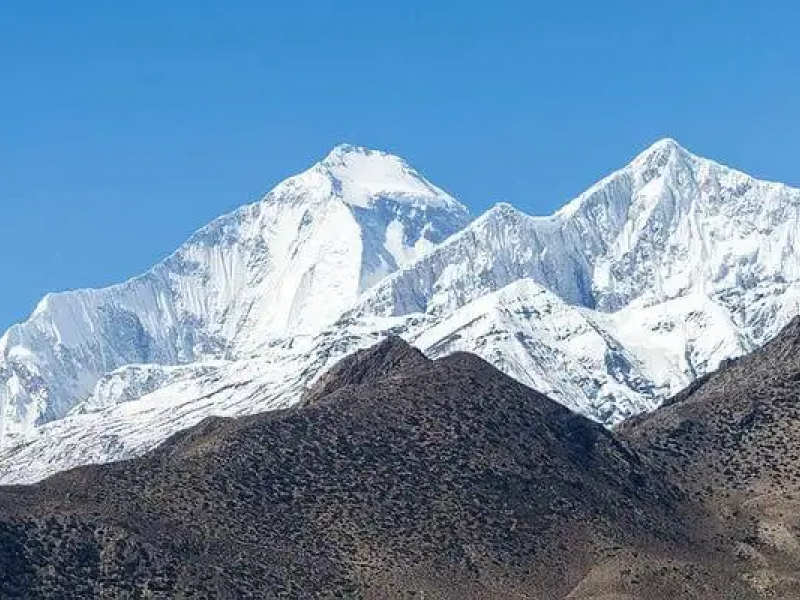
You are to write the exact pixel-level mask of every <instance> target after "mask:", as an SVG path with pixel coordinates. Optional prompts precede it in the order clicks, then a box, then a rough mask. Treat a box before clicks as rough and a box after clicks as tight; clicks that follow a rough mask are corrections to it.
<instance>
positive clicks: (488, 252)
mask: <svg viewBox="0 0 800 600" xmlns="http://www.w3.org/2000/svg"><path fill="white" fill-rule="evenodd" d="M799 236H800V190H797V189H793V188H790V187H788V186H785V185H783V184H780V183H773V182H766V181H761V180H757V179H755V178H753V177H750V176H749V175H746V174H744V173H742V172H740V171H737V170H735V169H731V168H729V167H726V166H724V165H721V164H719V163H716V162H714V161H712V160H709V159H706V158H701V157H698V156H696V155H694V154H692V153H690V152H689V151H688V150H686V149H684V148H682V147H681V146H680V145H679V144H678V143H677V142H676V141H675V140H672V139H665V140H661V141H659V142H657V143H655V144H654V145H653V146H651V147H650V148H648V149H646V150H645V151H644V152H642V153H641V154H640V155H638V156H637V157H635V158H634V159H633V160H632V161H631V162H630V163H629V164H628V165H626V166H625V167H623V168H622V169H620V170H618V171H615V172H613V173H611V174H610V175H608V176H607V177H605V178H603V179H602V180H600V181H599V182H598V183H596V184H595V185H593V186H592V187H591V188H589V189H588V190H587V191H586V192H584V193H583V194H581V195H580V196H578V197H577V198H576V199H574V200H573V201H571V202H569V203H567V204H566V205H565V206H564V207H563V208H562V209H560V210H559V211H557V212H556V213H554V214H553V215H550V216H546V217H537V216H530V215H526V214H524V213H523V212H521V211H519V210H517V209H516V208H514V207H513V206H512V205H510V204H507V203H501V204H498V205H496V206H494V207H492V208H491V209H489V210H488V211H487V212H486V213H484V214H483V215H481V216H479V217H478V218H477V219H474V220H471V216H470V214H469V211H468V210H467V209H466V208H465V207H464V206H463V205H462V204H460V203H459V202H458V201H457V200H456V199H454V198H453V197H452V196H450V195H449V194H447V193H446V192H444V191H443V190H442V189H441V188H439V187H437V186H435V185H433V184H432V183H430V182H429V181H428V180H427V179H425V178H424V177H423V176H422V175H421V174H420V173H419V172H417V171H416V170H415V169H414V168H413V167H411V166H410V165H409V164H408V163H407V162H406V161H404V160H403V159H401V158H399V157H396V156H392V155H390V154H386V153H383V152H378V151H374V150H368V149H365V148H360V147H356V146H349V145H343V146H339V147H337V148H335V149H334V150H333V151H332V152H331V153H330V154H329V155H328V156H327V157H326V158H324V159H323V160H322V161H320V162H319V163H318V164H316V165H314V166H313V167H311V168H310V169H309V170H307V171H305V172H303V173H301V174H299V175H296V176H294V177H290V178H289V179H287V180H286V181H284V182H282V183H280V184H279V185H278V186H277V187H275V188H274V189H273V190H272V191H271V192H270V193H269V194H267V195H266V196H265V197H264V198H263V199H261V200H260V201H258V202H256V203H254V204H250V205H247V206H244V207H242V208H241V209H239V210H237V211H234V212H233V213H231V214H229V215H226V216H223V217H221V218H220V219H217V220H216V221H214V222H212V223H211V224H209V225H208V226H206V227H204V228H203V229H201V230H200V231H198V232H197V233H196V234H195V235H194V236H192V237H191V238H190V239H189V240H188V241H187V242H186V243H185V244H184V245H183V246H181V248H179V249H178V251H176V253H175V254H173V255H172V256H170V257H168V258H167V259H165V260H164V261H163V262H162V263H160V264H159V265H157V266H156V267H154V268H153V269H152V270H151V271H150V272H148V273H146V274H144V275H142V276H140V277H136V278H134V279H132V280H130V281H128V282H125V283H123V284H120V285H118V286H113V287H111V288H106V289H103V290H81V291H75V292H67V293H63V294H54V295H48V296H47V297H45V298H44V299H43V300H42V302H41V303H40V304H39V306H38V307H37V308H36V309H35V311H34V312H33V314H32V315H31V318H30V319H29V320H28V321H27V322H25V323H22V324H20V325H15V326H13V327H12V328H11V329H9V331H8V332H6V333H5V334H4V335H3V337H2V338H0V481H2V482H6V483H9V482H28V481H35V480H37V479H40V478H42V477H45V476H47V475H49V474H51V473H54V472H57V471H59V470H63V469H65V468H70V467H72V466H76V465H79V464H86V463H95V462H106V461H110V460H119V459H123V458H128V457H132V456H136V455H139V454H141V453H143V452H145V451H147V450H149V449H151V448H153V447H154V446H156V445H157V444H159V443H160V442H161V441H163V440H164V439H165V438H166V437H167V436H169V435H171V434H172V433H175V432H176V431H179V430H181V429H183V428H185V427H189V426H191V425H193V424H195V423H197V422H199V421H200V420H202V419H203V418H206V417H208V416H211V415H216V416H237V415H244V414H250V413H253V412H260V411H264V410H273V409H278V408H285V407H288V406H291V405H292V404H294V403H296V402H297V401H299V398H300V396H301V395H302V392H303V390H304V389H305V388H306V387H307V386H308V385H310V384H311V383H312V382H313V381H314V380H315V379H316V378H317V377H319V376H320V375H321V374H322V373H324V371H325V370H326V369H327V368H328V367H330V366H331V365H332V364H333V363H334V362H336V360H338V359H339V358H341V357H343V356H344V355H346V354H348V353H350V352H352V351H354V350H356V349H359V348H363V347H365V346H368V345H370V344H372V343H374V342H375V341H377V340H378V339H380V338H381V337H382V336H385V335H386V334H388V333H393V334H396V335H401V336H403V337H404V338H406V339H407V340H409V341H410V342H412V343H413V344H415V345H416V346H417V347H419V348H420V349H422V350H423V351H425V352H426V353H427V354H429V355H431V356H439V355H443V354H447V353H450V352H453V351H455V350H468V351H471V352H475V353H477V354H479V355H480V356H482V357H484V358H486V359H487V360H489V361H490V362H492V363H493V364H495V365H496V366H498V367H499V368H500V369H502V370H503V371H505V372H506V373H508V374H510V375H512V376H513V377H515V378H517V379H519V380H520V381H522V382H524V383H526V384H528V385H531V386H532V387H534V388H536V389H539V390H541V391H543V392H545V393H547V394H549V395H551V396H552V397H554V398H555V399H557V400H559V401H560V402H562V403H564V404H565V405H567V406H569V407H570V408H572V409H574V410H577V411H579V412H581V413H583V414H585V415H587V416H589V417H591V418H593V419H595V420H597V421H600V422H602V423H604V424H606V425H609V426H613V425H614V424H616V423H618V422H619V421H621V420H623V419H625V418H627V417H628V416H630V415H633V414H636V413H638V412H642V411H646V410H651V409H652V408H654V407H656V406H657V405H658V404H659V403H660V402H661V401H663V400H664V399H665V398H667V397H669V396H670V395H672V394H674V393H675V392H677V391H679V390H680V389H681V388H682V387H684V386H686V385H688V384H689V383H691V381H692V380H694V379H695V378H697V377H699V376H702V375H703V374H705V373H707V372H709V371H710V370H713V369H714V368H716V367H717V366H718V365H719V363H720V362H721V361H723V360H725V359H727V358H731V357H734V356H738V355H740V354H743V353H745V352H748V351H750V350H752V349H754V348H756V347H758V346H759V345H761V344H762V343H764V342H765V341H767V340H768V339H770V338H771V337H772V336H774V335H775V334H776V333H777V332H778V331H779V329H780V328H781V327H782V326H783V325H784V324H786V323H787V322H788V321H789V320H790V319H791V318H792V317H793V316H794V315H796V314H798V312H799V311H800V261H799V260H798V258H800V251H799V249H800V246H798V242H800V239H798V237H799Z"/></svg>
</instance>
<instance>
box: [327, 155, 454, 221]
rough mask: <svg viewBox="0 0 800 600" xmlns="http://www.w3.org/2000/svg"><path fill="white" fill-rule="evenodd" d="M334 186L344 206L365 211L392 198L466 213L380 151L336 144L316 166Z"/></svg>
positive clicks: (399, 161)
mask: <svg viewBox="0 0 800 600" xmlns="http://www.w3.org/2000/svg"><path fill="white" fill-rule="evenodd" d="M314 170H316V171H320V172H323V173H325V175H326V176H327V177H329V178H330V179H331V181H332V183H333V187H334V190H335V192H336V193H337V195H338V196H340V197H341V199H342V200H344V201H345V202H346V203H347V204H350V205H351V206H356V207H362V208H368V207H370V206H373V205H374V203H375V201H376V200H379V199H381V198H392V199H394V200H396V201H402V202H404V203H407V204H412V205H414V206H418V207H437V208H443V207H448V208H454V209H457V210H458V211H459V212H464V213H466V208H464V207H463V206H462V205H461V204H459V202H458V201H456V199H455V198H453V197H452V196H451V195H450V194H448V193H447V192H445V191H444V190H442V189H441V188H439V187H437V186H435V185H433V184H432V183H430V182H429V181H428V180H427V179H425V177H423V176H422V175H421V174H420V173H419V172H418V171H417V170H416V169H414V168H413V167H412V166H411V165H409V164H408V163H407V162H406V161H405V160H404V159H402V158H400V157H399V156H395V155H394V154H389V153H388V152H383V151H381V150H372V149H369V148H365V147H362V146H354V145H351V144H339V145H338V146H336V147H334V148H333V150H331V151H330V152H329V153H328V155H327V156H326V157H325V158H324V159H323V160H322V161H321V162H320V163H318V164H317V165H316V166H315V167H314Z"/></svg>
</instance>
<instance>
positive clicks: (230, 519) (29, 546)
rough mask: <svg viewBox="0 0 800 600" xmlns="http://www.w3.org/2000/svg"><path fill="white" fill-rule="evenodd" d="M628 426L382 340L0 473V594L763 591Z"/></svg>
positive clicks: (482, 369)
mask: <svg viewBox="0 0 800 600" xmlns="http://www.w3.org/2000/svg"><path fill="white" fill-rule="evenodd" d="M681 402H682V401H678V402H677V403H676V404H674V405H673V406H671V407H670V408H669V409H668V410H672V411H675V410H678V409H677V407H678V405H679V404H680V403H681ZM665 418H666V417H665ZM623 436H624V438H625V439H627V440H630V442H628V441H620V440H619V439H618V438H617V437H616V436H615V435H612V434H611V433H609V432H608V431H606V430H605V429H603V428H601V427H599V426H598V425H596V424H594V423H592V422H590V421H588V420H586V419H584V418H583V417H580V416H577V415H575V414H573V413H571V412H570V411H568V410H567V409H565V408H564V407H562V406H561V405H559V404H557V403H555V402H553V401H551V400H549V399H548V398H546V397H545V396H542V395H541V394H539V393H537V392H535V391H533V390H530V389H528V388H526V387H524V386H522V385H521V384H519V383H517V382H515V381H514V380H512V379H510V378H509V377H507V376H505V375H503V374H502V373H500V372H499V371H497V370H496V369H494V368H493V367H491V366H490V365H488V364H487V363H485V362H483V361H482V360H480V359H478V358H477V357H475V356H472V355H468V354H456V355H452V356H449V357H447V358H444V359H440V360H436V361H431V360H428V359H426V358H425V357H424V356H422V355H421V354H420V353H418V352H417V351H415V350H413V349H411V348H410V347H409V346H408V345H406V344H405V343H404V342H402V341H400V340H398V339H389V340H387V341H385V342H384V343H382V344H380V345H379V346H376V347H375V348H372V349H370V350H366V351H363V352H360V353H357V354H355V355H353V356H351V357H349V358H347V359H345V361H343V362H342V363H340V364H339V365H338V366H337V367H335V368H334V370H332V371H331V373H330V374H329V375H328V376H326V377H325V378H323V379H322V380H321V381H320V382H319V383H318V384H317V385H316V386H314V387H313V388H312V389H311V390H309V391H308V392H307V393H306V396H305V398H304V402H303V405H302V406H301V407H300V408H298V409H293V410H287V411H281V412H274V413H267V414H263V415H259V416H255V417H249V418H244V419H239V420H223V419H212V420H208V421H205V422H203V423H202V424H201V425H199V426H197V427H195V428H193V429H191V430H188V431H186V432H183V433H181V434H179V435H177V436H175V437H173V438H171V439H170V440H169V441H168V442H167V443H165V444H164V445H163V446H162V447H160V448H159V449H158V450H156V451H155V452H153V453H151V454H150V455H148V456H146V457H144V458H141V459H136V460H132V461H128V462H123V463H116V464H111V465H104V466H97V467H86V468H80V469H76V470H73V471H70V472H66V473H62V474H60V475H58V476H55V477H53V478H50V479H48V480H46V481H44V482H42V483H41V484H38V485H34V486H27V487H10V488H3V489H0V574H2V575H1V576H0V595H2V597H9V598H87V597H108V598H138V597H147V598H176V597H177V598H181V597H185V598H189V597H194V598H206V597H214V598H246V597H252V598H274V597H286V598H317V597H341V598H351V597H366V598H402V597H416V598H422V597H424V598H459V599H462V598H541V599H548V600H550V599H554V598H571V599H579V598H586V599H588V598H596V599H597V598H605V599H611V598H628V599H630V598H642V599H651V598H698V599H699V598H703V599H709V600H711V599H726V600H733V599H736V598H751V597H753V598H754V597H757V594H756V591H754V590H756V589H757V588H755V587H753V585H752V582H750V581H749V580H748V579H747V578H746V577H744V576H743V575H742V574H741V573H740V569H739V565H738V564H737V563H736V561H735V560H733V559H731V556H732V553H731V543H732V539H733V538H732V537H730V536H729V535H728V533H727V532H726V531H725V529H723V528H720V527H719V526H720V525H722V526H725V525H726V522H724V521H721V520H719V519H717V518H716V517H715V516H713V515H709V514H707V512H706V511H707V509H706V508H705V505H703V504H701V503H695V502H693V501H692V500H691V498H692V497H694V496H695V495H696V488H695V487H693V486H691V485H689V484H688V483H687V482H686V481H685V480H684V479H682V478H679V477H675V478H673V476H672V475H670V473H673V474H674V469H675V463H673V462H672V461H671V460H665V459H664V458H663V456H664V455H663V453H661V452H660V450H659V449H658V448H659V447H657V446H653V447H651V446H649V445H648V444H647V443H643V440H646V439H647V438H648V434H647V433H646V425H645V423H644V421H642V422H639V423H636V424H632V425H631V427H630V428H629V429H628V428H626V429H625V431H624V432H623ZM632 446H636V447H639V448H641V449H642V450H641V452H639V451H637V450H634V449H633V448H632ZM712 468H716V467H712V466H709V469H712ZM662 471H666V473H665V472H662ZM702 473H703V474H704V475H703V476H705V471H702ZM736 535H738V532H737V533H736ZM748 564H750V563H748ZM748 573H749V572H748ZM746 574H747V573H746Z"/></svg>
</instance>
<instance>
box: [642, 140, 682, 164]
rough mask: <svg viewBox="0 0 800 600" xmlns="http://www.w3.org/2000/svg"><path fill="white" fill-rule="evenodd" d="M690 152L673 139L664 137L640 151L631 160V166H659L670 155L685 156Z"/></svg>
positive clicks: (667, 160)
mask: <svg viewBox="0 0 800 600" xmlns="http://www.w3.org/2000/svg"><path fill="white" fill-rule="evenodd" d="M689 155H690V153H689V151H688V150H686V148H684V147H683V146H681V145H680V144H679V143H678V142H677V141H676V140H675V139H673V138H670V137H666V138H662V139H660V140H658V141H657V142H655V143H654V144H652V145H651V146H650V147H648V148H647V149H646V150H644V151H643V152H641V153H640V154H639V155H638V156H637V157H636V158H635V159H633V161H632V162H631V166H633V167H634V168H636V167H641V166H645V167H654V166H655V167H660V166H664V165H666V164H667V163H668V162H669V160H670V158H672V157H685V156H689Z"/></svg>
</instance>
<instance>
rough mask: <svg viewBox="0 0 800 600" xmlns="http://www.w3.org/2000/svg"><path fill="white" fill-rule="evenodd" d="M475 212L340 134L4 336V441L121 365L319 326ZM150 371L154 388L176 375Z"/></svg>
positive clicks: (235, 347)
mask: <svg viewBox="0 0 800 600" xmlns="http://www.w3.org/2000/svg"><path fill="white" fill-rule="evenodd" d="M468 220H469V217H468V214H467V210H466V209H465V208H464V207H463V206H462V205H461V204H459V203H458V202H456V201H455V200H454V199H453V198H452V197H450V196H449V195H448V194H447V193H445V192H444V191H442V190H441V189H439V188H437V187H435V186H433V185H432V184H430V183H429V182H427V181H426V180H425V179H424V178H423V177H422V176H421V175H420V174H419V173H417V172H416V171H415V170H413V169H412V168H411V167H410V166H409V165H408V164H407V163H405V162H404V161H403V160H401V159H400V158H397V157H395V156H392V155H388V154H385V153H381V152H375V151H370V150H366V149H363V148H356V147H352V146H340V147H337V148H336V149H334V150H333V152H331V154H330V155H329V156H328V157H327V158H325V160H323V161H322V162H320V163H319V164H317V165H315V166H314V167H312V168H311V169H309V170H308V171H306V172H304V173H302V174H300V175H297V176H295V177H292V178H290V179H288V180H286V181H284V182H283V183H281V184H280V185H278V186H277V187H276V188H275V189H274V190H272V191H271V192H270V193H269V194H267V195H266V196H265V197H264V198H263V199H262V200H261V201H260V202H256V203H255V204H251V205H248V206H244V207H242V208H241V209H239V210H237V211H235V212H233V213H231V214H229V215H226V216H224V217H221V218H220V219H217V220H216V221H214V222H213V223H211V224H210V225H208V226H207V227H204V228H203V229H201V230H200V231H198V232H197V233H196V234H195V235H193V236H192V237H191V239H189V241H188V242H186V244H184V245H183V246H182V247H181V248H180V249H179V250H178V251H177V252H176V253H175V254H173V255H172V256H170V257H169V258H168V259H166V260H165V261H163V262H162V263H160V264H159V265H157V266H156V267H155V268H154V269H153V270H151V271H150V272H148V273H146V274H144V275H142V276H140V277H136V278H135V279H132V280H130V281H127V282H125V283H123V284H121V285H117V286H114V287H111V288H107V289H102V290H80V291H76V292H67V293H64V294H52V295H48V296H47V297H45V298H44V300H42V302H41V303H40V304H39V306H38V307H37V308H36V310H35V311H34V313H33V315H32V316H31V318H30V319H29V320H28V321H27V322H26V323H23V324H21V325H17V326H14V327H12V328H11V329H10V330H9V331H8V332H6V334H5V335H3V337H2V338H0V443H2V441H3V439H4V438H7V437H9V436H14V435H19V434H24V433H25V432H28V431H30V430H31V428H32V427H33V426H35V425H40V424H43V423H46V422H49V421H53V420H55V419H59V418H61V417H63V416H64V415H66V414H67V413H68V412H69V411H70V410H72V409H73V408H74V407H75V406H76V404H78V403H79V402H84V401H87V399H89V397H90V395H91V396H92V399H91V400H89V402H90V404H92V403H94V405H95V406H105V405H107V403H108V400H109V398H108V397H107V393H112V394H113V393H114V392H113V389H112V388H114V387H117V388H119V387H120V385H122V384H117V385H116V386H111V387H109V386H100V388H98V389H96V386H97V384H98V382H99V381H100V380H101V379H103V378H106V377H107V374H109V373H110V372H112V371H115V370H116V369H119V368H120V367H125V366H126V365H130V364H152V365H186V364H194V363H196V362H198V361H206V360H208V359H227V360H233V359H236V358H239V357H243V356H249V355H252V354H253V353H256V352H257V351H258V349H259V348H260V347H262V346H263V345H264V344H268V343H269V342H270V340H271V339H273V338H275V337H276V336H281V335H283V334H285V333H287V332H292V333H295V334H305V333H314V332H317V331H319V329H320V328H321V327H323V326H325V325H327V324H329V323H330V322H331V321H333V320H334V319H335V318H337V317H338V316H339V315H340V314H341V312H342V311H343V310H344V309H346V308H347V307H349V306H350V305H351V304H352V303H353V302H354V300H355V299H356V298H357V297H358V295H359V293H361V292H362V291H363V290H365V289H366V288H367V287H369V286H370V285H371V284H372V283H374V282H375V281H377V280H380V279H381V278H382V277H384V276H385V275H387V274H389V273H391V272H392V271H394V270H396V269H397V268H398V267H399V266H402V265H405V264H408V263H409V262H411V261H413V260H414V259H416V258H418V257H419V256H421V255H423V254H424V253H425V252H426V251H428V250H429V249H430V248H431V247H432V246H433V245H434V244H436V243H437V242H440V241H442V240H443V239H445V238H446V237H447V236H449V235H450V234H452V233H454V232H455V231H457V230H459V229H461V228H462V227H463V226H464V225H466V224H467V222H468ZM155 369H156V370H157V368H155ZM148 371H149V372H150V377H149V383H147V385H148V386H150V387H149V388H148V390H149V389H150V388H152V389H155V388H154V387H153V386H154V385H156V384H160V383H163V382H162V380H163V379H164V378H165V377H167V376H166V375H163V374H162V375H154V374H153V371H154V368H150V369H148ZM126 374H129V375H131V376H133V377H134V378H135V379H140V378H141V377H140V375H141V372H134V371H132V370H130V369H128V370H123V371H122V372H118V373H117V374H116V375H115V376H114V379H116V380H120V379H125V377H126ZM167 378H168V377H167ZM126 385H127V384H126ZM138 385H139V384H136V385H135V386H134V387H137V386H138ZM107 388H108V390H107ZM126 393H129V392H126Z"/></svg>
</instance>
